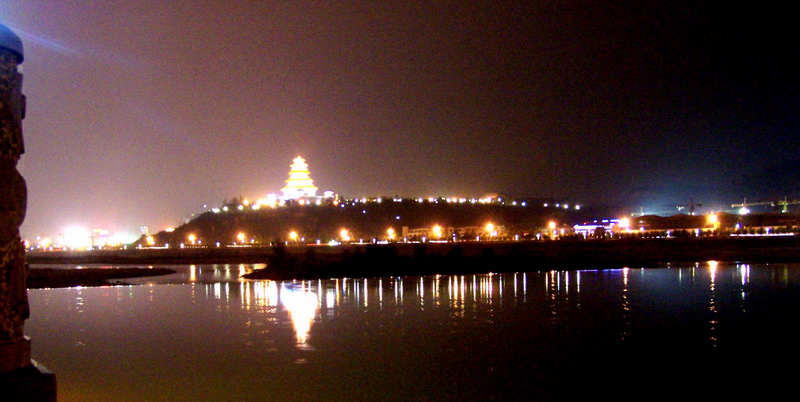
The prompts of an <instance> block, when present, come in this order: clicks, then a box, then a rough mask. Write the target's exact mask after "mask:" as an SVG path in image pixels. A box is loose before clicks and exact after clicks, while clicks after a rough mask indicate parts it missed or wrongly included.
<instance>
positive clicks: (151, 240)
mask: <svg viewBox="0 0 800 402" xmlns="http://www.w3.org/2000/svg"><path fill="white" fill-rule="evenodd" d="M145 241H147V245H148V246H150V247H152V246H153V245H154V244H156V239H154V238H153V236H147V237H146V238H145Z"/></svg>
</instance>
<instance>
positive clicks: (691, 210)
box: [675, 197, 703, 215]
mask: <svg viewBox="0 0 800 402" xmlns="http://www.w3.org/2000/svg"><path fill="white" fill-rule="evenodd" d="M702 206H703V204H701V203H699V202H694V198H691V197H690V198H689V204H688V205H676V206H675V208H677V209H678V211H683V210H684V209H686V208H688V209H689V215H694V210H695V208H697V207H702Z"/></svg>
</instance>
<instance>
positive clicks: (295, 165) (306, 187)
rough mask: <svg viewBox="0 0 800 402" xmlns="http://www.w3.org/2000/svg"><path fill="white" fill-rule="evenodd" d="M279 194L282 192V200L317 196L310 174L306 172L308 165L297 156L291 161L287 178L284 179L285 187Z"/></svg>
mask: <svg viewBox="0 0 800 402" xmlns="http://www.w3.org/2000/svg"><path fill="white" fill-rule="evenodd" d="M281 192H283V198H284V199H287V200H295V199H298V198H304V197H315V196H316V195H317V187H316V186H314V181H313V180H311V172H309V171H308V164H307V163H306V161H305V159H303V157H301V156H297V157H296V158H294V160H292V165H291V168H290V170H289V178H288V179H286V186H285V187H284V188H282V189H281Z"/></svg>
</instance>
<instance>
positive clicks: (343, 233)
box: [339, 228, 350, 241]
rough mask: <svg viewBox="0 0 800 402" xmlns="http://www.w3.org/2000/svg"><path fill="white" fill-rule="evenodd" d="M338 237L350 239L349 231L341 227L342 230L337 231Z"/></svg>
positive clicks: (345, 239) (343, 239)
mask: <svg viewBox="0 0 800 402" xmlns="http://www.w3.org/2000/svg"><path fill="white" fill-rule="evenodd" d="M339 238H340V239H342V241H350V232H349V231H348V230H347V229H345V228H342V230H340V231H339Z"/></svg>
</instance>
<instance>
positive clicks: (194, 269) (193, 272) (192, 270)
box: [189, 265, 197, 282]
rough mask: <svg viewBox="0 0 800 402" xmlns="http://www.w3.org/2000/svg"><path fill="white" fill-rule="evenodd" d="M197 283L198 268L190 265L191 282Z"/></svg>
mask: <svg viewBox="0 0 800 402" xmlns="http://www.w3.org/2000/svg"><path fill="white" fill-rule="evenodd" d="M195 281H197V267H196V266H195V265H189V282H195Z"/></svg>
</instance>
